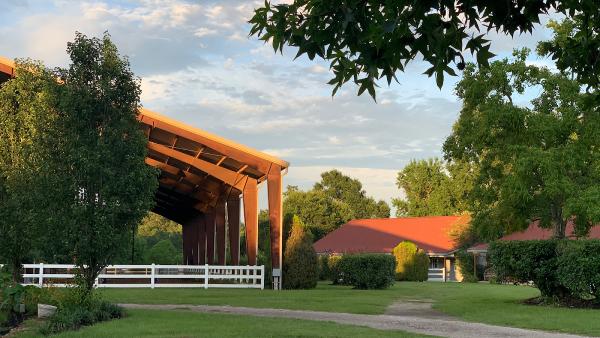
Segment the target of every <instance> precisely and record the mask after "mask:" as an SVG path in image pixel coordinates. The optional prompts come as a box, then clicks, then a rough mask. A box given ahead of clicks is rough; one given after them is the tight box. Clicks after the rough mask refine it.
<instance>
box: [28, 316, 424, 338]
mask: <svg viewBox="0 0 600 338" xmlns="http://www.w3.org/2000/svg"><path fill="white" fill-rule="evenodd" d="M127 313H128V316H127V317H126V318H124V319H119V320H113V321H110V322H105V323H100V324H97V325H94V326H90V327H85V328H82V329H81V330H79V331H74V332H66V333H63V334H60V335H57V336H53V337H60V338H70V337H86V338H87V337H111V338H113V337H219V338H220V337H340V338H342V337H344V338H345V337H353V338H360V337H365V338H366V337H428V336H423V335H417V334H411V333H405V332H401V331H383V330H375V329H371V328H366V327H360V326H351V325H341V324H336V323H330V322H316V321H308V320H297V319H285V318H256V317H249V316H238V315H227V314H204V313H196V312H191V311H159V310H129V311H127ZM29 324H30V325H31V326H32V330H31V331H29V332H28V333H26V332H23V333H22V334H20V335H18V336H17V337H19V338H30V337H36V336H37V334H36V331H35V326H36V323H35V322H29Z"/></svg>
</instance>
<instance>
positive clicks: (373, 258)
mask: <svg viewBox="0 0 600 338" xmlns="http://www.w3.org/2000/svg"><path fill="white" fill-rule="evenodd" d="M395 269H396V260H395V259H394V256H392V255H386V254H354V255H344V256H342V258H341V260H340V261H339V272H340V276H341V279H342V280H343V282H344V284H348V285H352V286H354V287H355V288H357V289H385V288H388V287H389V286H391V285H393V284H394V275H395Z"/></svg>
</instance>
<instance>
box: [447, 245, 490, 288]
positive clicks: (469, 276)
mask: <svg viewBox="0 0 600 338" xmlns="http://www.w3.org/2000/svg"><path fill="white" fill-rule="evenodd" d="M454 256H455V257H456V264H457V265H458V268H459V269H460V273H461V275H462V276H463V280H462V282H463V283H477V282H479V281H480V280H483V275H484V273H485V269H486V267H485V266H483V265H481V264H477V275H476V276H475V275H474V274H473V261H474V258H473V254H472V253H469V252H466V251H464V250H461V251H458V252H456V253H455V254H454Z"/></svg>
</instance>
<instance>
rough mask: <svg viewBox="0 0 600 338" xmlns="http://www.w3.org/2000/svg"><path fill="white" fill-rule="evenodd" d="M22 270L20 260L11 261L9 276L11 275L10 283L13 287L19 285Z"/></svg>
mask: <svg viewBox="0 0 600 338" xmlns="http://www.w3.org/2000/svg"><path fill="white" fill-rule="evenodd" d="M22 268H23V265H22V264H21V260H19V259H14V260H13V261H12V271H11V274H12V282H13V284H14V285H17V284H19V283H21V280H22V274H21V272H22Z"/></svg>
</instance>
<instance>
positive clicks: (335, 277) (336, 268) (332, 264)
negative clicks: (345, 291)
mask: <svg viewBox="0 0 600 338" xmlns="http://www.w3.org/2000/svg"><path fill="white" fill-rule="evenodd" d="M341 260H342V256H341V255H330V256H327V269H328V270H329V279H331V281H332V282H333V284H335V285H338V284H344V281H343V279H342V275H341V272H340V262H341Z"/></svg>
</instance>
